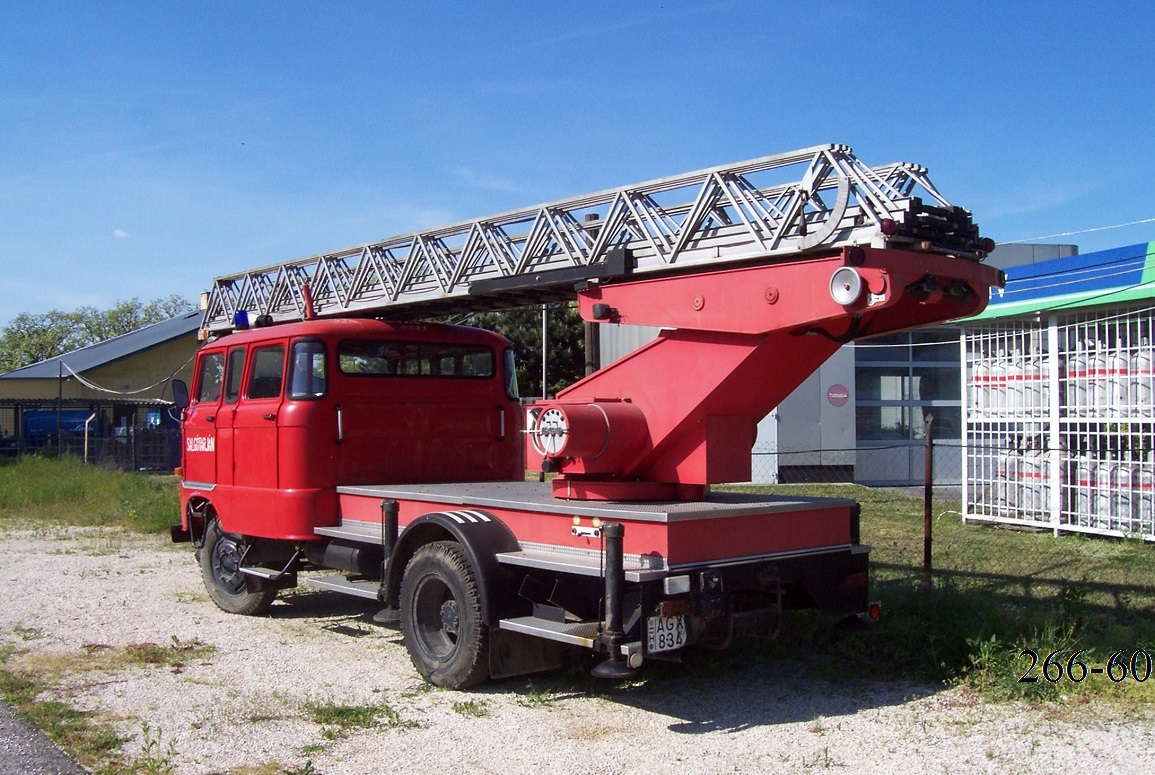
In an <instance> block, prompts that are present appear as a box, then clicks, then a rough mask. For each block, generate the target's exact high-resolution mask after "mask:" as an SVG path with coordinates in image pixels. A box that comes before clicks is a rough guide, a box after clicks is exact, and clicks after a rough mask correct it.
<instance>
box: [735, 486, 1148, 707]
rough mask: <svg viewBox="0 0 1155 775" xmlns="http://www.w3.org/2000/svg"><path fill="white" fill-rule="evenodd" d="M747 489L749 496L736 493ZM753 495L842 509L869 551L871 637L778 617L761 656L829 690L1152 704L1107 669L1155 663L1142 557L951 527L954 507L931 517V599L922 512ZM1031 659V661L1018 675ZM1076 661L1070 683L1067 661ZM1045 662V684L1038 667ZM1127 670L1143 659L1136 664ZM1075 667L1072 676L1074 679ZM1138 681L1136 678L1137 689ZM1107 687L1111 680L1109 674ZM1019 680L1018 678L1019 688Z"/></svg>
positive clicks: (1115, 543)
mask: <svg viewBox="0 0 1155 775" xmlns="http://www.w3.org/2000/svg"><path fill="white" fill-rule="evenodd" d="M745 489H750V488H745ZM757 489H758V491H760V492H774V493H780V494H791V495H819V496H828V497H844V498H853V499H855V500H857V501H858V502H859V503H860V504H861V505H862V523H861V528H862V542H863V543H867V544H870V545H871V547H872V551H871V596H872V598H874V599H878V600H880V601H881V602H882V604H883V615H882V619H881V620H880V622H878V624H877V625H874V626H871V627H869V628H867V629H865V630H860V631H848V632H839V631H832V630H831V628H830V626H829V622H828V621H826V619H825V617H823V616H820V615H817V614H814V613H812V612H799V613H795V614H791V615H789V616H788V618H787V621H786V622H785V623H784V625H783V633H784V634H785V633H789V635H788V636H787V637H783V638H780V639H779V640H778V641H775V642H773V644H771V645H770V646H769V650H770V651H771V653H773V654H775V655H776V656H779V657H789V658H791V659H796V660H798V661H800V662H802V663H804V664H805V665H806V666H807V667H808V669H809V670H811V671H812V672H817V673H820V674H823V673H824V674H827V675H829V676H830V677H832V678H833V677H841V678H840V680H845V677H846V676H861V677H867V678H878V679H895V678H904V679H917V680H924V681H933V682H944V683H948V684H955V683H962V684H966V685H970V686H972V687H973V688H975V689H977V690H979V691H981V692H982V693H983V694H984V696H986V697H988V698H990V699H1026V700H1047V699H1056V698H1059V697H1068V698H1070V697H1074V698H1081V699H1092V698H1095V699H1100V698H1109V699H1111V700H1112V701H1115V702H1118V703H1121V704H1123V705H1132V706H1134V707H1136V708H1138V707H1142V706H1144V705H1147V704H1150V703H1152V702H1155V675H1153V677H1152V679H1151V680H1147V681H1140V680H1136V678H1135V676H1134V675H1132V674H1131V673H1130V671H1129V672H1128V677H1127V678H1126V679H1125V680H1122V681H1118V682H1114V681H1111V680H1109V679H1108V678H1107V677H1106V674H1105V673H1090V672H1089V671H1090V669H1091V668H1104V669H1105V668H1106V667H1107V663H1108V661H1109V660H1110V658H1111V656H1112V655H1113V654H1115V653H1116V652H1119V651H1121V650H1122V651H1123V652H1125V654H1126V657H1127V660H1128V669H1129V664H1130V659H1131V657H1132V656H1133V655H1134V653H1135V651H1136V650H1141V651H1142V650H1145V651H1146V653H1149V654H1151V656H1152V658H1153V659H1155V548H1153V547H1152V546H1150V545H1146V544H1143V543H1142V542H1139V541H1120V540H1112V539H1098V538H1085V537H1081V536H1058V537H1056V536H1054V535H1053V534H1052V533H1050V532H1030V531H1022V530H1011V529H1006V528H1001V527H991V526H986V525H975V524H969V525H968V524H963V523H962V519H961V509H960V506H959V504H958V503H957V502H951V501H935V502H934V503H933V504H932V515H933V525H932V529H933V534H932V538H933V540H932V547H933V552H932V568H933V573H932V580H933V583H932V586H931V588H930V589H923V588H922V578H923V577H922V562H923V500H922V498H921V497H912V496H908V495H905V494H902V493H899V492H896V491H893V490H882V489H872V488H868V487H862V486H855V485H835V486H803V487H794V486H788V487H772V488H757ZM1026 649H1030V650H1032V651H1034V652H1036V653H1037V654H1038V655H1039V666H1038V667H1037V668H1036V669H1035V670H1034V672H1033V673H1032V674H1031V675H1033V676H1038V677H1039V680H1038V681H1030V680H1028V681H1025V682H1020V678H1022V677H1023V676H1024V674H1026V673H1027V672H1028V670H1029V668H1030V666H1031V661H1030V657H1029V656H1021V655H1022V652H1023V651H1024V650H1026ZM1077 652H1081V653H1079V654H1078V656H1077V657H1075V659H1076V664H1074V667H1075V673H1076V678H1078V680H1074V679H1072V677H1071V676H1070V675H1068V673H1067V670H1066V665H1067V662H1068V660H1070V659H1071V658H1072V657H1073V656H1075V655H1076V653H1077ZM1050 655H1054V657H1053V659H1052V669H1051V671H1050V673H1049V675H1050V676H1051V677H1056V676H1057V675H1058V670H1057V668H1055V667H1054V664H1053V663H1055V662H1061V663H1062V665H1063V667H1064V672H1063V675H1062V677H1061V678H1059V679H1058V680H1055V681H1051V680H1048V678H1047V677H1044V676H1042V673H1041V667H1042V662H1043V660H1045V659H1046V658H1047V657H1048V656H1050ZM1138 660H1139V662H1140V665H1139V666H1140V668H1142V667H1143V662H1144V660H1145V657H1143V656H1142V655H1140V656H1139V657H1138ZM1079 664H1085V665H1086V667H1087V668H1088V674H1087V675H1086V676H1083V675H1082V673H1081V669H1080V668H1079ZM1142 672H1143V671H1142V669H1141V670H1140V677H1142ZM1114 674H1115V676H1116V677H1118V676H1119V675H1120V674H1121V672H1120V670H1118V669H1116V670H1115V673H1114ZM1027 677H1028V678H1030V677H1031V676H1027Z"/></svg>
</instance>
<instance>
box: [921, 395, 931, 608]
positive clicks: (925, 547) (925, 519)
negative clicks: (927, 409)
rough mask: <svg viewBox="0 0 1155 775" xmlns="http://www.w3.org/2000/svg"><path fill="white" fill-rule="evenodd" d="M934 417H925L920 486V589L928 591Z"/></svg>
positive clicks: (929, 415)
mask: <svg viewBox="0 0 1155 775" xmlns="http://www.w3.org/2000/svg"><path fill="white" fill-rule="evenodd" d="M933 481H934V415H933V414H928V415H927V416H926V465H925V468H924V473H923V486H922V587H923V589H930V572H931V558H930V549H931V518H930V502H931V497H932V495H933V494H934V483H933Z"/></svg>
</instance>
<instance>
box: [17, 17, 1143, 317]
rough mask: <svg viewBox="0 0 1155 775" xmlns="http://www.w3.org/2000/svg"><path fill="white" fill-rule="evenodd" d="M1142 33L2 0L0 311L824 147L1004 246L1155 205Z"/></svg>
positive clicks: (191, 285) (1089, 246)
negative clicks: (911, 189) (921, 193)
mask: <svg viewBox="0 0 1155 775" xmlns="http://www.w3.org/2000/svg"><path fill="white" fill-rule="evenodd" d="M1096 6H1098V7H1096ZM1153 30H1155V9H1153V8H1152V7H1151V6H1150V5H1149V4H1146V3H1138V2H1136V3H1128V2H1120V3H1101V4H1100V3H1076V2H1049V3H1043V2H1040V3H1035V2H1016V3H1007V2H968V3H947V2H942V3H939V2H934V3H888V2H878V3H863V2H809V3H779V2H762V3H760V2H755V0H744V1H735V2H731V1H730V0H716V1H714V0H703V1H702V2H696V3H674V2H669V0H667V1H666V2H645V1H643V2H628V1H627V0H616V1H613V2H602V1H601V0H587V1H586V2H582V3H568V2H537V3H514V2H455V3H450V2H425V3H413V2H407V3H393V2H375V3H374V2H332V3H318V2H292V1H291V0H285V1H283V2H265V3H258V2H238V1H236V0H234V1H232V2H163V1H162V2H140V0H134V1H133V2H124V3H119V2H100V3H80V2H21V1H20V0H4V2H2V3H0V266H2V267H3V271H2V272H0V299H3V301H2V302H0V325H2V324H4V323H6V322H7V321H8V320H10V319H11V318H12V317H13V316H14V315H16V314H18V313H20V312H32V313H39V312H43V311H45V310H48V309H51V308H57V309H66V310H67V309H73V308H75V307H78V306H81V305H92V306H96V307H107V306H110V305H111V304H113V303H114V302H115V301H117V300H120V299H127V298H132V297H140V298H142V299H150V298H155V297H160V296H167V295H169V294H173V293H175V294H181V295H184V296H187V297H188V298H190V299H193V298H195V297H196V295H197V294H198V293H199V292H200V291H201V290H203V289H205V288H207V287H208V286H209V285H210V284H211V280H212V278H213V277H214V276H216V275H220V274H226V273H232V272H237V271H241V270H244V269H247V268H252V267H257V266H261V265H264V264H269V263H273V262H276V261H280V260H285V259H290V258H295V257H298V256H304V255H309V254H312V253H317V252H322V251H327V250H334V249H337V248H340V247H345V246H348V245H353V244H357V243H361V242H366V241H370V240H374V239H380V238H383V237H387V236H391V235H394V234H400V233H404V232H408V231H413V230H416V229H422V228H429V227H433V226H437V225H441V224H447V223H451V222H455V221H459V220H463V219H466V218H470V217H475V216H482V215H486V214H489V213H496V212H501V211H504V210H509V209H514V208H519V207H523V206H528V205H533V204H537V203H540V202H546V201H552V200H556V199H561V198H564V197H568V196H571V195H578V194H583V193H587V192H590V191H596V190H601V189H605V188H610V187H613V186H617V185H623V184H629V183H636V182H639V181H643V180H649V179H651V178H657V177H662V176H666V175H671V174H675V173H680V172H686V171H690V170H694V169H699V168H702V167H708V166H714V165H717V164H724V163H729V162H734V161H739V160H744V159H747V158H753V157H757V156H763V155H767V154H772V153H779V152H783V151H788V150H793V149H795V148H801V147H807V146H811V145H816V144H820V143H826V142H837V143H846V144H848V145H850V146H852V147H853V148H854V150H855V152H856V153H857V155H858V156H859V157H860V158H861V159H862V160H863V161H865V162H866V163H867V164H870V165H872V166H873V165H879V164H884V163H888V162H893V161H912V162H917V163H920V164H924V165H926V166H927V167H929V168H930V171H931V178H932V180H934V182H935V184H936V185H937V186H938V187H939V189H940V190H941V192H942V193H943V194H944V195H945V196H946V197H947V198H948V199H950V200H951V201H952V202H953V203H954V204H957V205H961V206H963V207H966V208H968V209H970V210H972V211H973V212H974V215H975V219H976V220H977V221H978V222H979V224H980V225H981V227H982V230H983V233H984V234H985V235H987V236H990V237H992V238H994V239H995V240H996V241H1000V242H1008V241H1018V240H1026V239H1030V238H1034V237H1040V236H1044V235H1052V234H1057V233H1061V232H1070V231H1081V230H1088V229H1101V228H1102V227H1106V226H1113V225H1115V224H1122V223H1130V222H1133V221H1140V220H1144V219H1152V218H1155V183H1153V181H1155V140H1153V137H1155V132H1153V131H1152V123H1153V122H1152V119H1153V118H1155V115H1153V113H1155V110H1153V108H1155V61H1153V60H1155V57H1153V55H1152V45H1151V41H1150V38H1151V33H1152V31H1153ZM1153 239H1155V222H1151V223H1146V224H1141V225H1137V226H1131V227H1127V228H1120V229H1103V230H1100V231H1091V232H1088V233H1085V234H1079V235H1075V236H1070V237H1063V238H1056V239H1051V240H1047V241H1050V242H1074V243H1076V244H1078V245H1080V248H1081V250H1082V251H1083V252H1089V251H1092V250H1098V249H1103V248H1108V247H1114V246H1118V245H1127V244H1132V243H1136V242H1146V241H1148V240H1153Z"/></svg>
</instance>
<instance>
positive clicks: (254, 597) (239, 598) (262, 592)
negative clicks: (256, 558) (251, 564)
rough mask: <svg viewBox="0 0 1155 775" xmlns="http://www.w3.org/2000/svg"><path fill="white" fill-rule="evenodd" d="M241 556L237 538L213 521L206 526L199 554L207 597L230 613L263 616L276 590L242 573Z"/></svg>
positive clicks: (241, 542) (242, 553)
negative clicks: (203, 541)
mask: <svg viewBox="0 0 1155 775" xmlns="http://www.w3.org/2000/svg"><path fill="white" fill-rule="evenodd" d="M243 555H244V543H243V540H242V539H241V537H240V536H235V535H233V534H232V533H225V532H223V531H222V530H221V527H220V523H219V522H217V521H216V520H215V519H214V520H213V521H212V522H210V523H209V526H208V528H207V529H206V530H205V543H204V547H203V549H202V550H201V553H200V562H201V575H202V576H204V580H205V587H206V588H207V589H208V591H209V597H211V598H212V599H213V602H214V603H216V604H217V605H218V606H219V607H220V608H221V610H224V611H228V612H229V613H231V614H244V615H248V616H252V615H256V614H262V613H264V612H265V611H267V610H268V608H269V606H270V605H272V604H273V599H274V598H275V597H276V596H277V588H276V587H274V586H273V585H272V584H270V583H269V582H268V581H266V580H264V579H260V578H257V577H255V576H249V575H248V574H245V573H241V557H242V556H243Z"/></svg>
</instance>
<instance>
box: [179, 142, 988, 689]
mask: <svg viewBox="0 0 1155 775" xmlns="http://www.w3.org/2000/svg"><path fill="white" fill-rule="evenodd" d="M784 180H785V182H783V181H784ZM992 248H993V243H991V242H990V241H989V240H983V239H980V238H979V235H978V229H977V227H975V226H974V224H973V223H972V222H971V218H970V214H969V213H968V212H966V211H965V210H962V209H961V208H957V207H954V206H952V205H950V203H949V202H947V200H945V199H944V198H942V196H941V195H940V194H939V193H938V192H937V191H936V190H935V189H934V187H933V186H932V185H931V183H930V181H929V179H928V178H927V176H926V170H925V169H923V168H922V167H918V166H917V165H911V164H892V165H886V166H883V167H873V168H872V167H867V166H866V165H864V164H863V163H861V162H860V161H859V160H858V159H857V158H856V157H855V156H854V155H853V154H852V152H851V151H850V149H849V148H847V147H845V146H837V145H828V146H819V147H816V148H810V149H805V150H803V151H798V152H794V153H790V154H781V155H777V156H770V157H765V158H762V159H756V160H753V161H750V162H744V163H741V164H736V165H728V166H726V167H717V168H712V169H709V170H702V171H698V172H694V173H689V174H687V175H681V176H675V177H671V178H664V179H662V180H657V181H651V182H649V183H644V184H640V185H637V186H630V187H626V188H621V189H614V190H610V191H605V192H600V193H598V194H591V195H587V196H584V197H578V198H574V199H571V200H566V201H564V202H557V203H553V204H549V205H544V206H541V207H536V208H529V209H527V210H522V211H515V212H510V213H505V214H501V215H497V216H491V217H488V218H483V219H478V220H475V221H469V222H466V223H461V224H455V225H453V226H449V227H445V228H442V229H437V230H432V231H427V232H421V233H415V234H409V235H403V236H400V237H394V238H391V239H388V240H383V241H381V242H376V243H371V244H368V245H361V246H356V247H353V248H349V249H346V250H342V251H337V252H335V253H332V254H325V255H320V256H311V257H307V258H303V259H298V260H295V261H290V262H286V263H284V264H279V265H275V266H271V267H264V268H261V269H258V270H253V271H250V272H244V273H241V274H238V275H233V276H228V277H220V278H217V279H216V280H215V281H214V286H213V289H212V291H211V292H210V293H209V294H207V297H206V311H205V319H204V320H205V322H204V328H205V332H206V337H205V338H206V340H207V343H206V344H205V345H204V347H203V348H202V349H201V350H200V352H199V353H198V355H197V359H196V364H195V369H194V377H193V381H192V385H191V386H185V385H183V384H181V385H176V387H175V389H174V395H176V397H177V403H178V405H179V406H180V407H181V408H182V409H183V410H184V421H183V429H184V454H183V466H182V479H181V485H180V487H181V504H182V512H183V513H182V518H181V524H180V525H177V526H174V528H173V539H174V540H176V541H191V542H192V543H193V545H194V547H195V548H196V553H197V557H198V560H199V562H200V566H201V569H202V572H203V576H204V581H205V584H206V586H207V588H208V590H209V593H210V595H211V596H212V598H213V600H214V602H216V603H217V605H219V606H220V607H221V608H222V609H224V610H226V611H230V612H234V613H239V614H258V613H261V612H263V611H265V610H266V609H267V608H268V607H269V605H270V604H271V603H272V602H273V600H274V598H275V596H276V595H277V593H278V591H279V590H281V589H284V588H287V587H291V586H295V585H296V584H297V583H298V581H302V582H304V583H306V584H309V585H312V586H315V587H319V588H321V589H325V590H332V591H335V592H341V593H345V594H350V595H355V596H359V597H362V598H365V599H366V600H370V601H374V602H375V603H376V604H377V606H378V608H379V612H378V613H377V614H376V616H375V617H374V618H375V620H376V621H378V622H381V623H383V624H387V625H392V626H399V627H400V629H401V631H402V632H403V634H404V638H405V643H406V646H407V648H408V650H409V653H410V655H411V657H412V659H413V663H414V665H415V666H416V668H417V670H418V671H419V672H420V674H421V675H422V676H423V677H424V678H426V679H427V680H429V681H430V682H432V683H434V684H437V685H440V686H447V687H454V688H464V687H469V686H472V685H475V684H477V683H479V682H481V681H483V680H486V679H487V678H490V677H495V678H496V677H502V676H509V675H516V674H521V673H526V672H531V671H536V670H541V669H547V668H549V667H552V666H555V665H557V664H558V663H559V660H560V659H561V656H562V653H563V649H564V648H565V647H579V648H583V649H586V650H588V651H592V652H595V653H597V654H600V655H602V657H603V660H602V661H601V662H600V663H599V664H598V666H597V667H596V668H595V670H594V672H595V674H597V675H600V676H604V677H623V676H628V675H632V674H633V673H634V672H635V671H636V670H638V669H639V668H640V667H641V666H642V664H643V662H644V661H645V660H646V659H649V658H676V657H677V656H678V654H679V652H681V650H683V649H685V648H687V647H689V646H694V645H697V646H706V647H724V646H726V645H728V644H729V643H730V642H731V641H732V640H733V639H734V638H735V637H738V636H773V635H775V634H776V633H777V631H778V628H779V625H780V620H781V618H782V614H783V612H784V611H788V610H792V609H801V608H818V609H820V610H822V611H824V612H826V613H827V614H829V615H830V616H831V617H832V618H834V619H839V618H844V617H852V616H859V615H863V614H866V615H871V614H873V615H875V616H877V607H876V606H872V605H871V604H870V603H869V602H868V595H867V571H868V564H867V560H868V555H869V547H868V546H866V545H864V544H862V543H861V541H860V536H859V509H858V506H857V504H855V503H854V502H853V501H851V500H844V499H816V498H797V497H787V496H770V495H751V494H741V493H736V492H725V491H719V490H716V489H712V486H713V485H717V484H722V483H727V482H743V481H748V480H749V479H750V478H751V448H752V446H753V444H754V441H755V434H756V425H757V422H758V420H759V419H761V418H762V417H763V416H765V415H766V414H767V413H768V412H769V411H770V410H771V409H772V408H773V407H774V406H776V405H777V404H778V403H779V402H780V401H781V400H782V399H783V398H785V397H786V396H787V395H788V394H789V393H790V392H791V391H792V390H793V389H794V388H795V387H797V386H798V385H799V384H800V383H801V382H802V381H803V380H805V379H806V377H807V376H808V375H810V374H811V373H812V372H813V371H814V370H815V369H817V368H818V366H819V365H821V363H822V362H823V361H824V360H826V358H828V357H829V356H830V355H831V354H832V353H833V352H834V351H835V350H836V349H837V348H838V347H839V346H841V345H842V344H844V343H846V342H850V341H853V340H855V339H858V338H861V337H867V336H873V335H877V334H883V333H888V332H893V331H898V330H904V329H909V328H913V327H918V326H923V325H929V324H934V323H938V322H941V321H945V320H949V319H954V318H960V317H966V316H969V315H973V314H976V313H977V312H979V311H981V310H982V309H983V308H984V307H985V305H986V303H987V300H988V298H989V291H990V288H991V287H992V286H997V285H1001V283H1002V276H1001V273H999V272H998V271H997V270H995V269H992V268H990V267H987V266H985V265H983V264H982V263H980V261H981V259H982V258H983V256H984V255H985V254H986V253H987V252H989V251H990V250H991V249H992ZM575 294H576V297H577V299H578V301H579V303H580V309H581V314H582V317H583V318H584V319H585V320H586V321H588V322H589V324H591V325H610V326H612V325H630V324H635V325H648V326H658V327H660V329H661V330H660V333H659V334H658V335H657V338H656V339H654V340H653V341H652V342H650V343H649V344H646V345H644V346H643V347H641V348H639V349H638V350H637V351H635V352H633V353H631V354H630V355H628V356H626V357H624V358H621V359H619V360H617V361H615V362H614V363H612V364H609V365H607V366H605V367H604V368H602V369H599V370H597V371H594V372H593V373H592V374H590V375H589V376H587V377H586V378H585V379H582V380H580V381H578V382H577V383H575V384H574V385H572V386H570V387H569V388H567V389H565V390H563V391H561V392H559V393H558V394H557V396H556V397H553V398H543V399H540V400H534V401H529V402H523V400H522V398H521V397H520V396H519V395H518V390H517V381H516V376H515V371H514V364H513V358H512V354H511V348H510V343H509V342H508V341H507V340H505V339H503V338H502V337H500V336H498V335H496V334H493V333H490V332H486V331H482V330H478V329H475V328H467V327H461V326H454V325H446V324H434V323H424V322H411V321H413V320H420V319H428V318H429V317H431V316H435V315H446V314H453V313H460V312H465V311H469V310H478V309H500V308H503V307H511V306H518V305H524V304H528V303H534V304H536V303H544V302H550V301H557V300H559V299H572V298H573V297H574V295H575ZM527 467H528V468H529V469H531V470H533V471H536V472H540V473H541V474H543V475H542V476H540V477H530V478H531V479H536V478H540V479H542V480H544V479H546V478H547V477H545V476H544V474H550V475H551V476H550V477H548V478H549V481H548V482H546V481H527V476H526V469H527Z"/></svg>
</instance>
